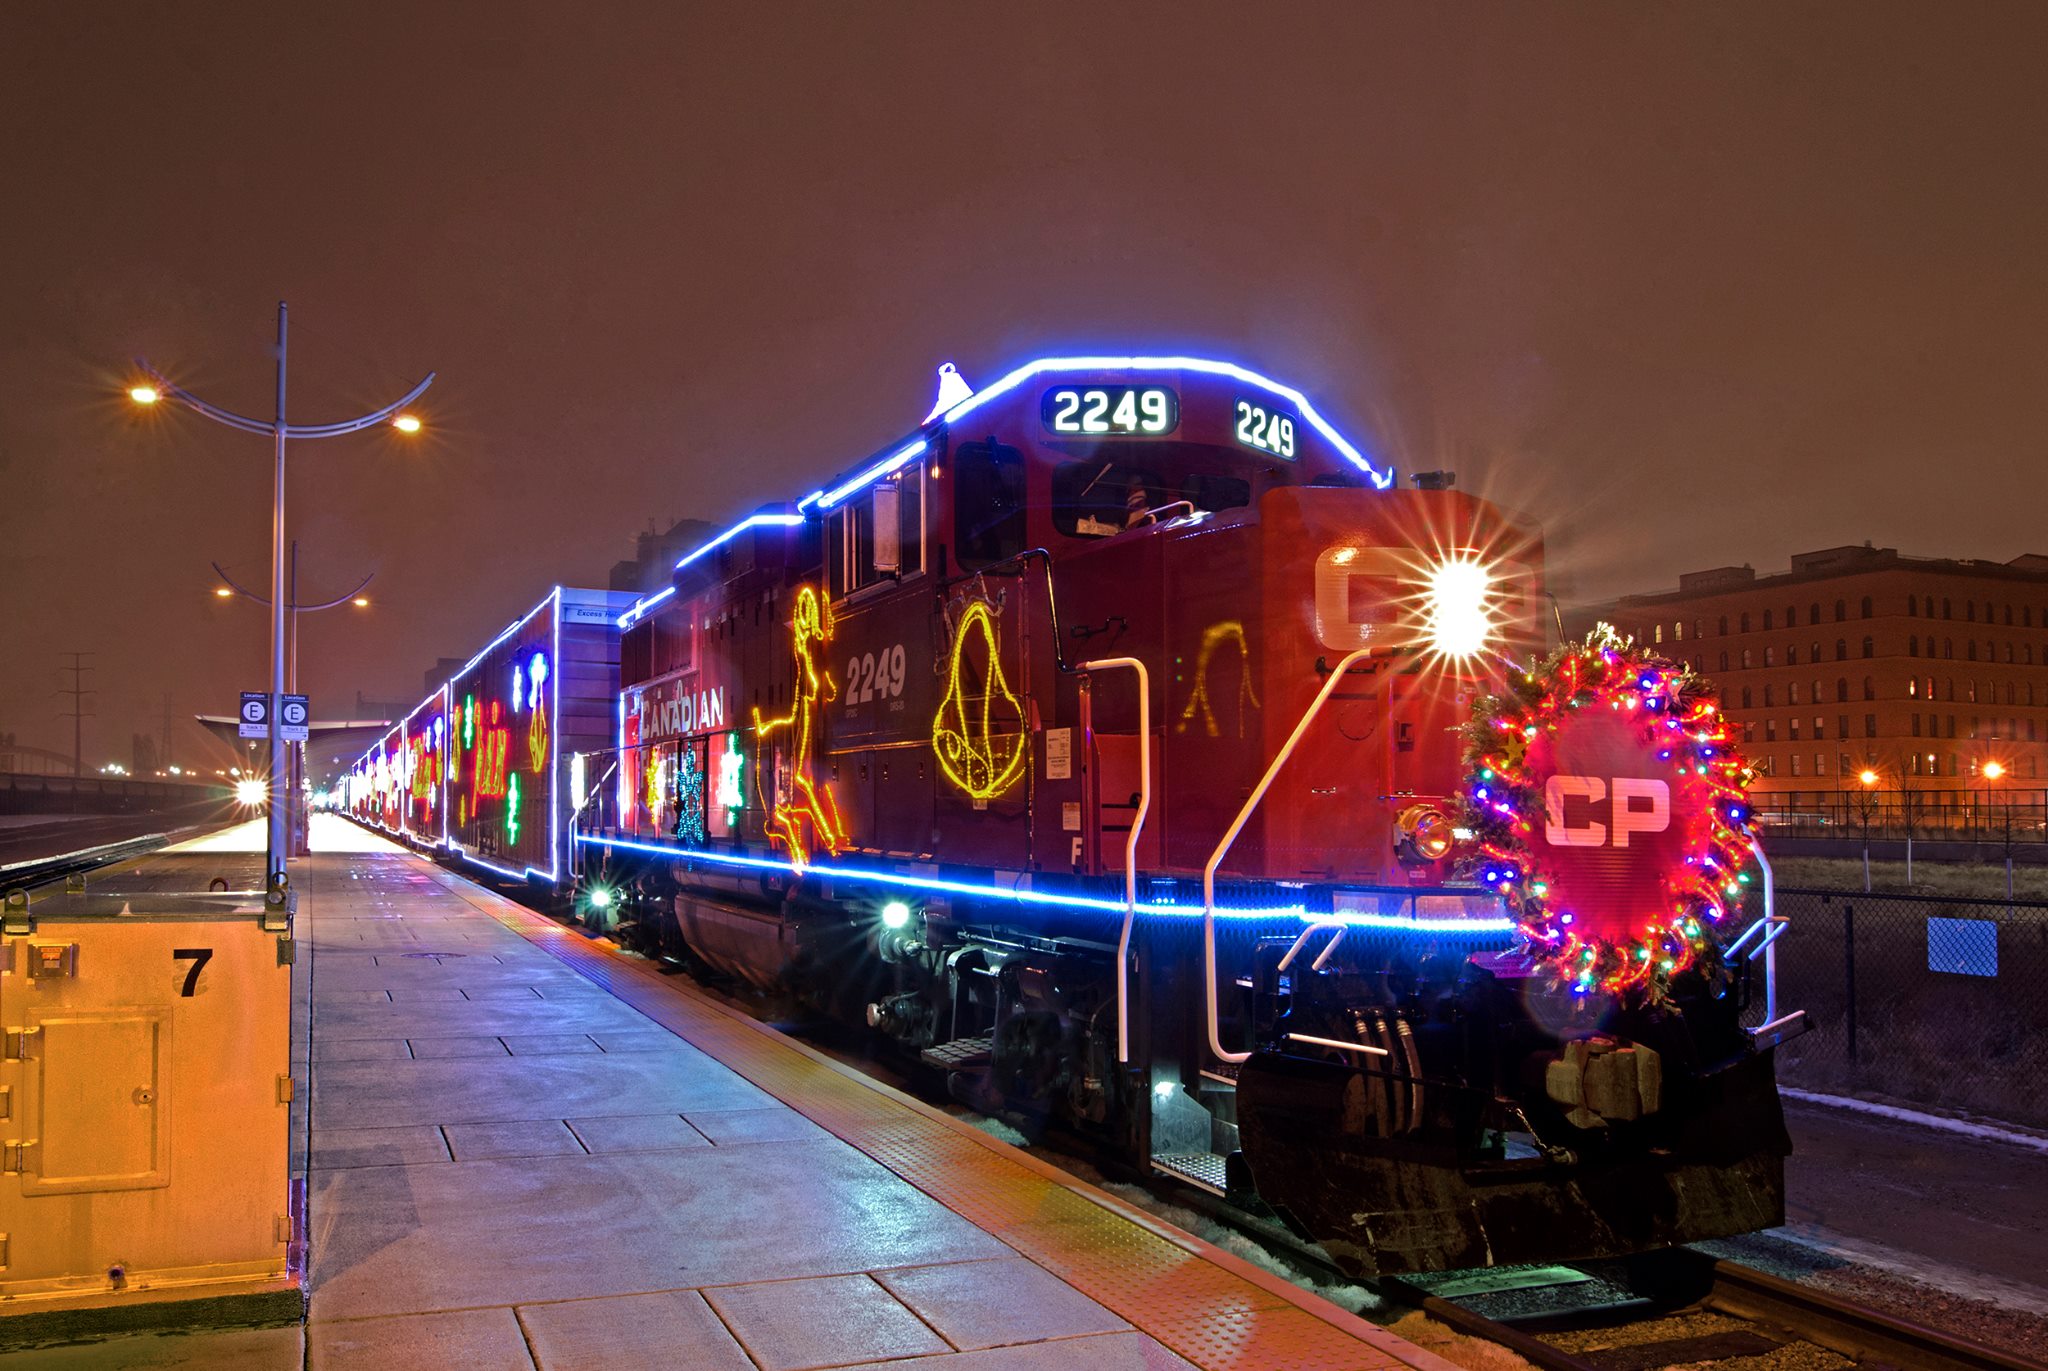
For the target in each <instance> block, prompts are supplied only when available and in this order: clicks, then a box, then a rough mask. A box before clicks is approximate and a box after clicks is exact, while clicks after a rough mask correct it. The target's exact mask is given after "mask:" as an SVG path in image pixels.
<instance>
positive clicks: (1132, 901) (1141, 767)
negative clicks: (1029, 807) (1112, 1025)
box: [1074, 657, 1152, 1062]
mask: <svg viewBox="0 0 2048 1371" xmlns="http://www.w3.org/2000/svg"><path fill="white" fill-rule="evenodd" d="M1115 666H1127V667H1129V668H1130V669H1131V670H1133V671H1135V672H1137V673H1138V813H1137V816H1136V817H1135V818H1133V819H1132V820H1131V831H1130V833H1129V835H1127V836H1126V837H1125V838H1124V927H1123V932H1122V933H1120V934H1118V935H1117V940H1116V1059H1117V1061H1118V1062H1128V1061H1130V1059H1131V925H1132V924H1133V923H1134V922H1135V921H1136V920H1137V917H1138V835H1139V833H1141V832H1142V831H1143V830H1144V827H1145V816H1146V815H1147V814H1148V813H1150V812H1151V810H1152V678H1151V676H1150V675H1148V674H1147V673H1146V671H1145V664H1144V663H1143V662H1141V661H1139V660H1138V659H1137V658H1136V657H1103V658H1100V659H1098V660H1096V661H1093V662H1083V663H1081V664H1080V665H1079V666H1077V667H1075V668H1074V669H1075V670H1076V671H1101V670H1103V669H1104V668H1105V667H1115Z"/></svg>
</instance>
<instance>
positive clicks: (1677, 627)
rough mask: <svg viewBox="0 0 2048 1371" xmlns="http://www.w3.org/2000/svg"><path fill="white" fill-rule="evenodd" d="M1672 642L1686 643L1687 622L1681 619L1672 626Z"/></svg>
mask: <svg viewBox="0 0 2048 1371" xmlns="http://www.w3.org/2000/svg"><path fill="white" fill-rule="evenodd" d="M1671 641H1672V642H1674V643H1682V642H1684V641H1685V620H1683V619H1679V620H1677V621H1675V622H1674V623H1673V624H1672V625H1671Z"/></svg>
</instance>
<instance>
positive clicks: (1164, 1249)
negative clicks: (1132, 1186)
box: [411, 858, 1456, 1371]
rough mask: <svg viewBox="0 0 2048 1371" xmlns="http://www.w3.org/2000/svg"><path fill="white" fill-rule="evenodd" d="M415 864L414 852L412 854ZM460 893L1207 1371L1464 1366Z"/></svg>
mask: <svg viewBox="0 0 2048 1371" xmlns="http://www.w3.org/2000/svg"><path fill="white" fill-rule="evenodd" d="M411 860H419V859H416V858H415V859H411ZM442 879H443V881H444V882H445V883H446V884H447V885H448V886H449V888H450V889H451V890H453V891H455V892H456V893H457V894H458V895H459V896H460V897H461V898H462V899H464V900H465V901H467V902H468V903H469V904H471V905H473V906H474V907H476V908H477V909H479V910H481V911H483V912H484V913H486V914H488V915H490V916H491V917H492V918H494V919H496V920H497V921H498V922H500V923H502V924H504V925H505V926H507V927H508V928H511V929H512V930H514V931H515V932H517V933H519V934H520V935H522V936H523V937H526V938H528V939H529V940H531V941H533V942H535V943H538V944H540V945H541V946H542V947H544V948H546V949H547V950H548V951H549V952H550V953H552V954H553V955H555V956H556V957H559V958H560V959H561V960H562V961H563V962H565V963H567V964H568V965H569V966H571V967H572V968H574V969H575V970H577V971H578V972H580V973H581V974H583V975H585V976H587V977H588V978H590V979H591V980H592V981H594V982H596V983H597V984H599V985H601V986H603V987H604V988H605V989H607V990H609V991H610V992H612V993H613V994H615V995H617V996H618V997H619V998H620V999H622V1000H624V1001H625V1002H626V1003H628V1004H630V1005H632V1006H633V1008H635V1009H637V1010H639V1011H640V1012H641V1013H643V1014H645V1015H647V1016H648V1017H649V1018H651V1019H653V1020H654V1021H655V1022H657V1023H660V1024H661V1025H662V1026H663V1027H665V1028H668V1029H669V1030H671V1031H672V1032H675V1033H677V1034H678V1035H680V1036H681V1037H683V1038H684V1039H685V1040H687V1041H688V1042H690V1043H691V1044H693V1045H694V1046H696V1047H697V1048H699V1049H700V1050H702V1051H704V1052H705V1053H707V1054H709V1055H710V1056H712V1057H714V1058H716V1059H717V1060H718V1061H720V1062H722V1063H724V1064H725V1065H726V1066H728V1067H730V1068H731V1069H732V1070H733V1071H735V1072H737V1073H738V1074H739V1075H741V1076H743V1077H745V1078H746V1079H747V1080H749V1081H751V1082H753V1083H754V1084H755V1085H757V1086H759V1087H761V1089H763V1090H765V1091H767V1092H768V1093H769V1094H771V1095H774V1096H775V1097H776V1098H777V1099H780V1100H782V1101H783V1102H784V1103H785V1104H787V1105H789V1106H790V1107H791V1108H792V1109H795V1110H796V1111H797V1112H798V1113H800V1114H803V1115H804V1116H805V1117H807V1118H809V1119H810V1120H811V1121H812V1122H814V1123H816V1124H818V1125H819V1126H820V1127H822V1128H824V1129H825V1130H826V1131H827V1132H830V1133H832V1134H834V1135H835V1136H837V1137H838V1138H840V1139H841V1140H842V1141H844V1142H846V1143H848V1144H850V1145H851V1146H853V1147H854V1148H855V1149H857V1150H858V1151H860V1152H863V1153H865V1154H866V1155H868V1156H869V1157H872V1158H873V1159H874V1160H875V1161H877V1162H878V1163H880V1164H881V1165H882V1166H884V1167H887V1168H888V1169H889V1170H890V1171H892V1172H894V1173H895V1174H896V1175H898V1176H900V1177H902V1178H903V1179H904V1180H905V1181H907V1182H909V1183H910V1184H911V1185H913V1186H916V1187H917V1188H918V1189H919V1190H922V1191H924V1192H925V1193H926V1194H927V1195H930V1196H931V1197H932V1198H933V1199H935V1200H937V1201H938V1202H939V1203H941V1204H943V1205H945V1206H946V1207H947V1208H949V1209H951V1210H953V1211H954V1212H955V1213H957V1214H959V1215H960V1216H961V1217H963V1218H965V1219H967V1220H968V1221H969V1222H970V1223H973V1224H975V1225H976V1226H978V1227H980V1228H982V1229H983V1230H984V1231H986V1232H988V1233H990V1234H992V1235H994V1236H995V1237H997V1238H999V1239H1000V1240H1002V1241H1003V1242H1005V1243H1007V1244H1009V1245H1010V1246H1011V1247H1013V1248H1015V1249H1016V1250H1017V1251H1018V1252H1019V1253H1021V1254H1022V1255H1024V1256H1026V1257H1029V1258H1030V1259H1031V1260H1032V1261H1034V1262H1036V1263H1038V1264H1039V1265H1040V1266H1042V1267H1044V1268H1045V1269H1046V1270H1048V1271H1050V1272H1052V1273H1053V1274H1054V1275H1056V1276H1058V1277H1059V1278H1060V1279H1061V1280H1063V1281H1065V1282H1066V1283H1067V1284H1069V1285H1071V1286H1072V1287H1073V1288H1075V1289H1076V1290H1079V1291H1081V1292H1082V1293H1083V1294H1086V1295H1088V1296H1089V1297H1090V1298H1092V1299H1094V1300H1095V1301H1096V1302H1098V1303H1100V1304H1102V1305H1103V1306H1105V1307H1106V1308H1108V1309H1110V1310H1112V1311H1114V1312H1115V1313H1116V1314H1117V1315H1118V1316H1119V1317H1121V1318H1123V1319H1125V1320H1127V1321H1128V1322H1129V1323H1131V1324H1132V1325H1133V1326H1134V1327H1136V1328H1139V1329H1141V1330H1142V1331H1144V1332H1145V1333H1148V1334H1150V1335H1151V1336H1152V1337H1154V1338H1156V1339H1157V1340H1158V1341H1159V1342H1161V1343H1162V1344H1164V1345H1165V1346H1167V1347H1169V1348H1171V1349H1172V1350H1173V1351H1174V1352H1176V1353H1177V1354H1179V1355H1180V1356H1182V1357H1184V1358H1186V1359H1187V1360H1188V1361H1190V1362H1193V1363H1194V1364H1195V1365H1196V1366H1199V1367H1203V1368H1205V1369H1208V1371H1249V1369H1250V1368H1255V1367H1256V1368H1272V1369H1273V1371H1382V1368H1387V1369H1391V1368H1395V1367H1401V1366H1411V1367H1416V1368H1418V1371H1456V1368H1455V1367H1453V1366H1452V1364H1451V1363H1449V1362H1447V1361H1445V1360H1444V1359H1443V1358H1441V1357H1439V1356H1437V1355H1435V1354H1434V1353H1431V1352H1427V1351H1425V1350H1423V1349H1422V1348H1419V1347H1417V1346H1415V1345H1414V1344H1412V1343H1410V1342H1408V1341H1407V1340H1406V1339H1404V1338H1400V1337H1398V1336H1396V1335H1394V1334H1392V1333H1389V1332H1387V1331H1386V1330H1385V1329H1382V1328H1380V1327H1378V1326H1376V1325H1374V1324H1372V1323H1369V1322H1367V1321H1366V1320H1364V1319H1360V1318H1358V1317H1356V1316H1355V1315H1352V1314H1349V1313H1346V1312H1345V1311H1343V1310H1341V1309H1338V1308H1337V1307H1336V1306H1334V1305H1331V1304H1329V1303H1327V1302H1326V1301H1323V1300H1320V1299H1317V1298H1316V1297H1315V1296H1313V1295H1310V1294H1308V1293H1306V1292H1305V1291H1301V1290H1298V1289H1296V1288H1295V1287H1294V1286H1292V1285H1290V1284H1288V1283H1287V1282H1286V1281H1283V1280H1281V1279H1280V1278H1279V1277H1277V1276H1274V1275H1272V1274H1270V1273H1268V1272H1265V1271H1261V1270H1259V1269H1258V1268H1257V1267H1254V1266H1252V1265H1251V1264H1250V1263H1248V1262H1245V1261H1244V1260H1243V1259H1241V1258H1239V1257H1236V1256H1234V1255H1232V1254H1231V1253H1228V1252H1225V1251H1224V1250H1223V1249H1221V1248H1218V1247H1215V1246H1213V1245H1211V1244H1209V1243H1205V1242H1203V1241H1201V1240H1200V1239H1199V1238H1196V1237H1194V1236H1193V1235H1191V1234H1188V1233H1184V1232H1182V1231H1180V1230H1179V1229H1175V1228H1172V1227H1169V1226H1167V1225H1165V1224H1163V1223H1161V1222H1159V1221H1158V1220H1156V1219H1154V1218H1153V1217H1152V1216H1150V1215H1148V1214H1146V1213H1144V1212H1143V1211H1142V1210H1139V1209H1135V1208H1133V1207H1131V1206H1129V1205H1127V1204H1124V1203H1123V1202H1122V1201H1120V1200H1118V1199H1116V1198H1115V1197H1114V1196H1112V1195H1110V1194H1108V1193H1107V1192H1105V1191H1102V1190H1100V1189H1097V1188H1096V1187H1094V1186H1091V1185H1088V1184H1086V1183H1085V1182H1082V1181H1079V1180H1076V1179H1075V1178H1073V1177H1071V1176H1068V1175H1066V1174H1065V1173H1063V1172H1060V1171H1059V1170H1057V1169H1056V1168H1054V1167H1052V1166H1051V1165H1050V1164H1048V1163H1045V1162H1041V1161H1039V1160H1038V1159H1037V1158H1035V1157H1032V1156H1029V1155H1028V1154H1026V1153H1024V1152H1021V1151H1019V1150H1017V1149H1016V1148H1014V1147H1011V1146H1010V1145H1009V1144H1007V1143H1004V1142H1002V1141H1000V1140H998V1139H996V1138H992V1137H989V1136H988V1135H987V1134H985V1133H982V1132H981V1131H980V1130H978V1129H974V1128H972V1127H970V1126H968V1125H966V1124H964V1123H961V1122H959V1121H958V1120H955V1119H952V1118H950V1117H948V1116H946V1115H945V1114H943V1113H941V1112H939V1111H938V1110H935V1109H932V1108H931V1107H930V1106H928V1105H926V1104H924V1103H923V1102H922V1101H919V1100H916V1099H913V1098H911V1097H909V1096H907V1095H904V1094H902V1093H900V1092H898V1091H896V1090H893V1089H891V1088H890V1087H888V1086H885V1085H882V1084H881V1083H879V1082H876V1081H871V1080H869V1079H867V1078H866V1077H863V1076H861V1075H859V1074H858V1073H857V1072H855V1071H854V1070H853V1069H852V1068H850V1067H846V1066H843V1065H841V1064H840V1063H838V1062H835V1061H832V1060H831V1059H830V1058H828V1057H825V1056H823V1055H821V1054H819V1053H817V1052H814V1051H813V1050H812V1049H810V1048H809V1047H806V1046H805V1045H804V1044H802V1043H799V1042H795V1041H793V1040H792V1039H790V1038H787V1037H785V1036H784V1035H783V1034H781V1033H778V1032H776V1031H775V1030H774V1029H772V1028H769V1027H767V1026H766V1025H763V1024H759V1023H756V1022H754V1021H753V1020H751V1019H748V1018H745V1017H743V1016H741V1015H740V1014H738V1013H736V1012H735V1011H733V1010H730V1009H727V1008H726V1007H725V1006H723V1005H721V1004H718V1003H717V1002H716V1001H714V1000H712V999H710V998H709V997H707V996H704V995H702V994H700V993H698V992H697V991H696V990H695V989H694V988H693V987H691V986H689V985H687V984H685V983H683V982H680V981H678V980H675V979H671V978H665V977H662V976H660V975H659V973H658V972H656V971H655V970H654V969H653V968H652V967H651V966H649V965H647V964H645V963H640V962H636V961H629V960H627V959H626V958H624V957H622V956H621V955H619V954H618V953H617V952H616V951H614V950H612V949H610V948H609V947H607V946H604V945H600V944H594V943H592V942H590V941H589V940H587V939H585V938H583V937H582V936H581V935H579V934H577V933H574V932H572V931H570V930H568V929H566V928H564V927H563V926H562V925H560V924H558V923H556V922H554V921H553V920H550V919H547V918H544V917H542V916H541V915H539V914H536V913H534V912H533V911H531V910H528V909H526V908H524V907H522V906H520V905H517V904H514V903H513V902H511V901H510V900H506V899H504V898H502V897H500V896H498V895H495V894H493V893H491V892H489V891H487V890H484V889H482V888H481V887H478V886H474V885H471V884H470V883H469V882H467V881H464V880H462V879H461V878H460V877H457V876H453V875H448V874H446V873H442Z"/></svg>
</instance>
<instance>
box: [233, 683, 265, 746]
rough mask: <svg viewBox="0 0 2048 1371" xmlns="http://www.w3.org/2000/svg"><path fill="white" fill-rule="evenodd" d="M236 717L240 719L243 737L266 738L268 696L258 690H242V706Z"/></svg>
mask: <svg viewBox="0 0 2048 1371" xmlns="http://www.w3.org/2000/svg"><path fill="white" fill-rule="evenodd" d="M238 717H239V718H240V719H241V721H242V728H241V734H242V736H243V737H244V738H268V737H269V736H270V696H269V695H267V694H265V693H264V692H263V691H260V690H245V691H243V692H242V708H241V711H240V713H239V716H238Z"/></svg>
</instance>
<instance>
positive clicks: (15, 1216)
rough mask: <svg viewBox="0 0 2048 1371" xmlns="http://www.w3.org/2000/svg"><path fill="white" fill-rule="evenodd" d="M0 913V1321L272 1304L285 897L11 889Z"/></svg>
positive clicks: (282, 1174)
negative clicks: (177, 1304) (224, 1303)
mask: <svg viewBox="0 0 2048 1371" xmlns="http://www.w3.org/2000/svg"><path fill="white" fill-rule="evenodd" d="M0 912H4V920H0V1029H4V1033H5V1039H4V1050H0V1321H5V1320H6V1319H8V1318H9V1317H10V1316H15V1315H23V1314H34V1313H38V1312H50V1313H61V1312H63V1311H80V1312H81V1313H82V1312H83V1311H94V1317H96V1318H97V1317H104V1315H103V1314H102V1313H101V1312H100V1311H107V1310H110V1309H111V1308H113V1307H115V1306H121V1305H145V1304H146V1305H162V1304H167V1303H168V1302H172V1301H182V1300H194V1299H205V1300H210V1301H221V1300H223V1299H232V1298H233V1297H254V1298H255V1299H256V1300H258V1301H260V1302H262V1303H264V1304H270V1303H273V1302H275V1303H277V1304H278V1309H279V1311H282V1310H283V1309H284V1307H285V1305H286V1304H288V1302H289V1298H288V1297H290V1296H294V1295H296V1292H297V1288H298V1287H297V1280H296V1277H295V1273H294V1271H293V1270H292V1262H291V1260H290V1258H291V1255H292V1253H293V1252H294V1251H295V1247H294V1244H293V1241H292V1240H293V1237H294V1232H293V1217H292V1215H293V1206H292V1203H291V1183H290V1170H289V1162H290V1132H291V1126H290V1116H291V1099H292V1078H291V1065H290V1045H291V1006H292V993H291V979H292V978H291V962H292V941H291V917H290V907H289V904H288V903H287V902H286V900H285V897H283V896H282V895H281V894H280V895H278V896H275V897H273V901H272V903H270V904H268V905H266V904H265V902H264V898H263V896H262V895H261V894H257V893H250V892H239V893H227V894H213V895H196V894H195V895H134V896H119V895H90V894H86V893H83V892H73V893H66V894H61V895H54V896H51V897H48V898H45V899H39V900H36V901H34V902H33V904H31V902H30V901H29V900H28V899H27V897H26V896H25V895H24V894H23V893H22V892H19V891H15V892H11V893H10V894H9V895H8V896H7V897H6V904H5V909H4V911H0ZM243 1302H244V1301H243V1300H242V1299H234V1303H235V1304H237V1305H239V1304H241V1303H243ZM211 1307H212V1308H213V1309H215V1310H220V1308H221V1306H219V1305H218V1304H216V1305H214V1306H211ZM155 1312H157V1313H159V1314H165V1315H169V1314H171V1312H172V1311H170V1310H169V1309H163V1310H158V1311H155ZM273 1312H276V1311H273ZM238 1316H239V1317H246V1316H247V1311H241V1312H240V1314H239V1315H238ZM122 1321H123V1322H124V1323H125V1322H128V1321H129V1319H128V1317H127V1316H124V1317H123V1320H122ZM161 1321H170V1320H159V1319H146V1320H142V1322H161Z"/></svg>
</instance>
